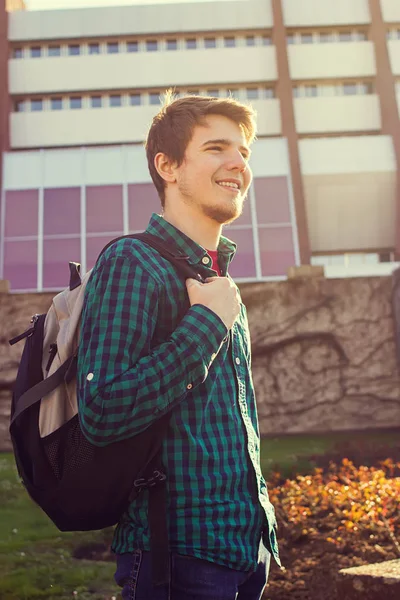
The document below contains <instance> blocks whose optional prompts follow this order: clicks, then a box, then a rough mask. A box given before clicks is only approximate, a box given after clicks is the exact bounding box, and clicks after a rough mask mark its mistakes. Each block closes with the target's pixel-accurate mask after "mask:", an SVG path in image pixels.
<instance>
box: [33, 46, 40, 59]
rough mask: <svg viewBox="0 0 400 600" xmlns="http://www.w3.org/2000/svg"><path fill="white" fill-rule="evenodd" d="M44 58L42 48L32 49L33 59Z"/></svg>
mask: <svg viewBox="0 0 400 600" xmlns="http://www.w3.org/2000/svg"><path fill="white" fill-rule="evenodd" d="M41 56H42V49H41V47H40V46H34V47H33V48H31V58H40V57H41Z"/></svg>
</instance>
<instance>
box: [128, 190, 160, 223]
mask: <svg viewBox="0 0 400 600" xmlns="http://www.w3.org/2000/svg"><path fill="white" fill-rule="evenodd" d="M128 201H129V231H138V230H143V229H145V228H146V227H147V225H148V222H149V220H150V217H151V215H152V214H153V213H154V212H155V213H158V212H160V199H159V197H158V194H157V190H156V188H155V187H154V185H153V184H152V183H135V184H134V183H132V184H129V185H128Z"/></svg>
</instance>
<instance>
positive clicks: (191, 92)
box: [188, 90, 200, 96]
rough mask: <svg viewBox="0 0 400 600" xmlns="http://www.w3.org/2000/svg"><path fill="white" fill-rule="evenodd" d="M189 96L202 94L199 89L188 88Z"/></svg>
mask: <svg viewBox="0 0 400 600" xmlns="http://www.w3.org/2000/svg"><path fill="white" fill-rule="evenodd" d="M188 94H189V96H198V95H199V94H200V92H199V90H188Z"/></svg>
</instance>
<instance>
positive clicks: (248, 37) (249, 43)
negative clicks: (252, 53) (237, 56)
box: [246, 35, 256, 46]
mask: <svg viewBox="0 0 400 600" xmlns="http://www.w3.org/2000/svg"><path fill="white" fill-rule="evenodd" d="M255 45H256V38H255V37H254V35H246V46H255Z"/></svg>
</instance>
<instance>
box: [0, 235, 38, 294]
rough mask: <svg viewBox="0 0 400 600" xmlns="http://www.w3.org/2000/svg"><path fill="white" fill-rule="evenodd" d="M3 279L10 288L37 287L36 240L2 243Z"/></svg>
mask: <svg viewBox="0 0 400 600" xmlns="http://www.w3.org/2000/svg"><path fill="white" fill-rule="evenodd" d="M4 279H8V281H9V282H10V288H11V289H12V290H28V289H29V290H30V289H36V288H37V242H36V241H26V242H5V243H4Z"/></svg>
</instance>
